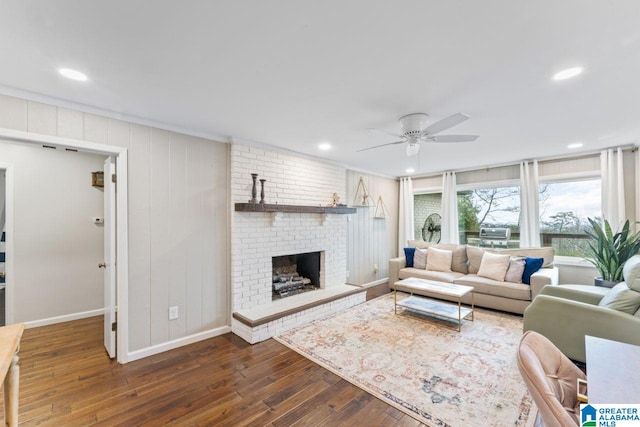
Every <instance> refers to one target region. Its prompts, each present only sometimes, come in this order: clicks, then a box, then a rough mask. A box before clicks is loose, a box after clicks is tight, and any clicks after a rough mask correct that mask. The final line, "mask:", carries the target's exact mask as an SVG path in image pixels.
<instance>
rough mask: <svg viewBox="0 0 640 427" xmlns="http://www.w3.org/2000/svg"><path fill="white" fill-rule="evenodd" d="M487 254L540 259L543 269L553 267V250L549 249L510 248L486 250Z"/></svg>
mask: <svg viewBox="0 0 640 427" xmlns="http://www.w3.org/2000/svg"><path fill="white" fill-rule="evenodd" d="M487 252H493V253H496V254H509V255H511V256H523V257H525V258H526V257H528V258H542V259H544V264H543V265H542V267H543V268H551V267H553V255H554V249H553V248H551V247H546V248H511V249H487Z"/></svg>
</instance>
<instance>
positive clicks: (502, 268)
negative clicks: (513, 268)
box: [478, 252, 511, 282]
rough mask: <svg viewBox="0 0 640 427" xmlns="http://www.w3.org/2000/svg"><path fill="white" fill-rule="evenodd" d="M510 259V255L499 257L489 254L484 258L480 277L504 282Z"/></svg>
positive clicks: (479, 270) (479, 273)
mask: <svg viewBox="0 0 640 427" xmlns="http://www.w3.org/2000/svg"><path fill="white" fill-rule="evenodd" d="M510 258H511V257H510V256H509V255H498V254H492V253H489V252H487V253H486V254H484V255H483V256H482V262H481V263H480V269H478V276H481V277H486V278H487V279H493V280H498V281H500V282H504V276H505V275H506V274H507V269H508V268H509V259H510Z"/></svg>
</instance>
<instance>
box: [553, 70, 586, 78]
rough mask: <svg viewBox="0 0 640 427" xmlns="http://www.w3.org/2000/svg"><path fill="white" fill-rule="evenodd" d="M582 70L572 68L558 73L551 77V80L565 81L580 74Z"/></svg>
mask: <svg viewBox="0 0 640 427" xmlns="http://www.w3.org/2000/svg"><path fill="white" fill-rule="evenodd" d="M582 71H584V69H583V68H582V67H572V68H567V69H566V70H562V71H559V72H557V73H555V74H554V75H553V80H566V79H570V78H572V77H575V76H577V75H578V74H581V73H582Z"/></svg>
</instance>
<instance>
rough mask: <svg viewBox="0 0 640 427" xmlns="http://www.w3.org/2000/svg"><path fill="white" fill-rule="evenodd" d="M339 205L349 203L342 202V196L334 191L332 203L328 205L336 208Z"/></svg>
mask: <svg viewBox="0 0 640 427" xmlns="http://www.w3.org/2000/svg"><path fill="white" fill-rule="evenodd" d="M338 206H347V205H345V204H344V203H340V196H338V193H333V194H332V195H331V203H329V204H328V205H327V207H330V208H335V207H338Z"/></svg>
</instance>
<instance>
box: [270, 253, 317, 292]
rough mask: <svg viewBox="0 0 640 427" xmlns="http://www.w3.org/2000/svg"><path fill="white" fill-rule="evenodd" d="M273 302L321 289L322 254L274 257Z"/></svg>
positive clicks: (272, 259)
mask: <svg viewBox="0 0 640 427" xmlns="http://www.w3.org/2000/svg"><path fill="white" fill-rule="evenodd" d="M271 261H272V267H273V274H272V300H277V299H281V298H286V297H289V296H292V295H296V294H299V293H303V292H308V291H313V290H316V289H320V252H309V253H302V254H292V255H283V256H277V257H272V258H271Z"/></svg>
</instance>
